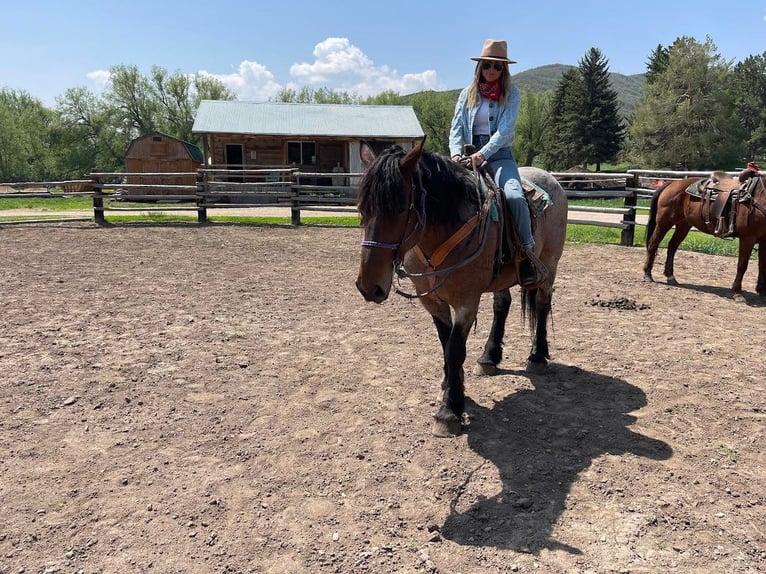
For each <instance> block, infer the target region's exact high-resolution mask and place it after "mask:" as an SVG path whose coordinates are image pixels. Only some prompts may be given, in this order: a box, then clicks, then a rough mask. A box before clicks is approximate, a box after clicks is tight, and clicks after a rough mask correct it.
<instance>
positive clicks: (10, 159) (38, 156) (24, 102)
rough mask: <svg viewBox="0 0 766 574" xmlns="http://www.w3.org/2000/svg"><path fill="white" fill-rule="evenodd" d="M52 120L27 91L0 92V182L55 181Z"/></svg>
mask: <svg viewBox="0 0 766 574" xmlns="http://www.w3.org/2000/svg"><path fill="white" fill-rule="evenodd" d="M54 121H55V114H53V113H52V112H51V111H50V110H49V109H47V108H46V107H45V106H44V105H43V104H42V102H40V100H38V99H36V98H34V97H32V96H31V95H29V94H28V93H27V92H24V91H21V90H11V89H6V88H2V89H0V181H44V180H50V179H53V178H54V176H55V171H54V161H53V149H52V146H51V138H50V135H51V129H52V125H53V123H54Z"/></svg>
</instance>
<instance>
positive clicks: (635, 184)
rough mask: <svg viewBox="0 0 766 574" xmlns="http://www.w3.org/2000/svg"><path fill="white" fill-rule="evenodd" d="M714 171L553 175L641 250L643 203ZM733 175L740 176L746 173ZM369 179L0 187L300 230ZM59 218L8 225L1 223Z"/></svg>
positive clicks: (157, 177)
mask: <svg viewBox="0 0 766 574" xmlns="http://www.w3.org/2000/svg"><path fill="white" fill-rule="evenodd" d="M711 171H712V170H711ZM710 173H711V172H710V171H668V170H665V171H662V170H628V171H626V172H622V173H590V172H552V175H553V176H554V177H555V178H556V179H557V180H558V181H559V182H560V183H561V185H562V186H563V187H564V189H565V192H566V194H567V197H568V198H569V199H570V200H571V199H575V200H576V199H582V198H596V199H615V198H620V199H622V200H623V207H593V206H580V205H570V206H569V211H570V217H569V223H574V224H581V225H594V226H600V227H610V228H617V229H621V230H622V231H621V238H620V243H621V244H622V245H633V241H634V236H635V228H636V226H638V225H642V223H641V222H640V221H638V220H637V218H636V215H637V213H638V212H641V211H645V210H646V209H647V208H645V207H642V206H639V205H637V200H638V199H645V198H650V197H652V195H653V194H654V191H655V189H656V188H657V187H658V186H659V185H661V184H662V183H663V182H665V181H668V180H672V179H683V178H686V177H705V176H707V175H709V174H710ZM727 173H729V175H737V173H738V172H727ZM361 176H362V174H361V173H318V172H317V173H312V172H301V171H299V170H297V169H295V168H290V167H284V166H275V167H267V168H259V169H236V170H233V169H225V168H219V167H215V166H212V167H208V168H202V169H199V170H197V172H196V173H189V172H181V173H165V172H159V173H122V172H114V173H108V172H94V173H91V174H89V177H88V179H78V180H67V181H58V182H24V183H0V199H2V198H6V197H7V198H11V197H46V198H60V197H80V196H87V197H92V198H93V219H94V220H95V221H96V223H99V224H104V223H106V222H107V214H108V213H109V212H122V213H124V212H142V213H144V212H167V211H168V210H172V211H189V212H196V213H197V221H198V222H199V223H205V222H207V221H208V210H209V209H226V208H245V207H277V206H278V207H289V208H290V213H291V218H290V219H291V223H292V224H293V225H300V224H301V211H302V210H303V211H306V210H310V211H328V212H340V213H343V212H348V213H355V212H356V207H355V206H356V183H357V182H358V180H359V178H360V177H361ZM179 181H184V183H178V182H179ZM43 189H45V191H42V190H43ZM26 190H32V191H26ZM52 190H61V191H60V192H54V191H52ZM171 204H172V205H171ZM572 214H575V215H574V216H573V215H572ZM593 214H600V215H603V214H606V215H610V216H621V218H620V219H619V220H618V221H615V220H612V219H604V218H599V217H594V216H593ZM589 215H590V216H591V217H588V216H589ZM73 219H75V218H66V219H64V218H61V219H55V221H70V220H73ZM76 219H77V220H82V219H83V218H76ZM88 219H89V218H88ZM52 220H54V219H45V220H30V219H26V220H18V221H10V220H4V221H0V223H23V222H30V221H35V222H37V221H52Z"/></svg>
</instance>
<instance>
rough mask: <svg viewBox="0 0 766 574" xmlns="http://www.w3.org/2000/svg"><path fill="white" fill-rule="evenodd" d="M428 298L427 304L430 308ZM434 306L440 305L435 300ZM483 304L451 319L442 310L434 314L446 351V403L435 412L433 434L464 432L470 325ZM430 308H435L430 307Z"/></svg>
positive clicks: (448, 434) (444, 401) (440, 338)
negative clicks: (467, 343) (467, 349)
mask: <svg viewBox="0 0 766 574" xmlns="http://www.w3.org/2000/svg"><path fill="white" fill-rule="evenodd" d="M428 303H429V302H428V301H424V302H423V304H424V305H425V306H426V308H429V305H428ZM430 306H431V307H432V308H437V307H438V305H436V304H434V303H431V305H430ZM478 307H479V303H478V301H477V302H476V305H475V307H471V308H469V309H463V310H458V311H456V313H455V318H454V319H453V320H452V324H451V328H450V327H449V325H450V324H449V321H448V320H447V319H446V317H445V316H444V313H443V310H442V312H437V313H433V312H432V313H431V314H432V316H433V320H434V325H436V330H437V332H438V333H439V340H440V341H441V342H442V348H443V350H444V380H443V381H442V391H443V394H442V403H441V405H440V407H439V410H438V412H437V413H436V414H435V415H434V418H435V420H434V424H433V430H432V432H433V434H434V435H436V436H440V437H448V436H454V435H457V434H460V431H461V429H462V421H463V411H464V410H465V389H464V372H463V363H464V362H465V356H466V348H465V343H466V339H467V338H468V333H469V331H470V327H471V325H472V324H473V321H474V319H475V318H476V312H477V311H478ZM429 311H431V309H430V308H429Z"/></svg>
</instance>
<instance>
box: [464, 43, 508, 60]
mask: <svg viewBox="0 0 766 574" xmlns="http://www.w3.org/2000/svg"><path fill="white" fill-rule="evenodd" d="M471 60H474V61H475V62H480V61H481V60H492V61H493V62H506V63H507V64H515V63H516V60H509V59H508V44H506V42H505V40H492V39H489V40H487V41H486V42H484V47H483V48H482V49H481V56H478V57H477V58H471Z"/></svg>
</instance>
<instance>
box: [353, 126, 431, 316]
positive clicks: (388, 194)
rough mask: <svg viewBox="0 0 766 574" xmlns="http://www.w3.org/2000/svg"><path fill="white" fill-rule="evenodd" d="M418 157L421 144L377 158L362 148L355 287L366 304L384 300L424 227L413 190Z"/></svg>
mask: <svg viewBox="0 0 766 574" xmlns="http://www.w3.org/2000/svg"><path fill="white" fill-rule="evenodd" d="M422 152H423V142H422V141H421V142H420V144H419V145H417V146H415V147H414V148H413V149H412V150H411V151H409V152H405V151H404V150H403V149H402V148H401V147H399V146H392V147H390V148H388V149H386V150H385V151H383V152H382V153H381V154H380V155H377V156H376V155H375V153H374V152H373V150H372V149H371V148H370V147H369V146H367V145H366V144H362V146H361V156H362V162H363V163H364V165H365V166H366V170H365V173H364V176H363V177H362V181H361V183H360V184H359V195H358V201H357V209H358V210H359V215H360V216H361V225H362V235H363V236H362V244H361V245H362V260H361V263H360V265H359V274H358V275H357V279H356V287H357V289H359V292H360V293H361V294H362V295H363V296H364V298H365V299H366V300H367V301H374V302H375V303H382V302H383V301H385V300H386V298H387V297H388V294H389V292H390V290H391V282H392V279H393V274H394V267H395V266H396V264H397V263H398V262H399V261H400V260H401V257H402V256H403V254H404V253H405V252H406V251H407V250H408V249H410V248H411V247H412V246H413V245H414V244H415V242H416V241H417V237H416V231H417V230H418V229H419V228H422V225H423V224H424V222H423V221H422V219H423V217H424V215H423V207H422V206H423V200H422V198H420V199H419V198H418V197H417V190H418V189H419V188H418V187H417V186H416V184H415V179H416V177H417V165H418V161H419V160H420V156H421V153H422Z"/></svg>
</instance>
